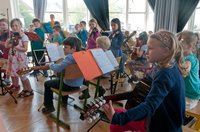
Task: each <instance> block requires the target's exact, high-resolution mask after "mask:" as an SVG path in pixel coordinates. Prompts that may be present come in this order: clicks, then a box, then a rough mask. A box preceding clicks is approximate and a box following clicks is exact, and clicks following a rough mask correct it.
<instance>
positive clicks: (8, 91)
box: [0, 67, 17, 104]
mask: <svg viewBox="0 0 200 132" xmlns="http://www.w3.org/2000/svg"><path fill="white" fill-rule="evenodd" d="M1 73H2V72H1V67H0V87H1V91H2V92H1V94H0V95H1V96H4V95H6V94H7V93H9V94H10V96H11V97H12V98H13V99H14V101H15V103H16V104H17V100H16V98H15V97H14V96H13V95H12V94H13V92H12V91H11V90H9V89H8V88H7V87H6V86H5V85H4V84H3V79H2V75H1Z"/></svg>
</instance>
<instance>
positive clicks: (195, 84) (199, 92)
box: [184, 54, 200, 100]
mask: <svg viewBox="0 0 200 132" xmlns="http://www.w3.org/2000/svg"><path fill="white" fill-rule="evenodd" d="M185 60H186V61H190V62H191V69H190V72H189V74H188V75H187V76H186V77H185V78H184V81H185V96H186V97H188V98H190V99H194V100H199V99H200V80H199V60H198V59H197V57H196V56H195V55H194V54H190V55H188V56H186V57H185Z"/></svg>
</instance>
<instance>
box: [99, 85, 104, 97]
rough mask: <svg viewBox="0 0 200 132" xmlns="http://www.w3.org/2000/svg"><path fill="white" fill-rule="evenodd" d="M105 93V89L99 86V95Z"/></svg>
mask: <svg viewBox="0 0 200 132" xmlns="http://www.w3.org/2000/svg"><path fill="white" fill-rule="evenodd" d="M105 93H106V90H105V89H104V88H103V87H102V86H100V87H99V97H101V96H103V95H104V94H105Z"/></svg>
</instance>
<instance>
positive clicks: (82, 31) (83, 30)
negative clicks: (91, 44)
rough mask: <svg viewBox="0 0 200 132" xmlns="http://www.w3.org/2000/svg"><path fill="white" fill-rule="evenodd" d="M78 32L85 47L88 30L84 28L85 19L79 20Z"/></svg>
mask: <svg viewBox="0 0 200 132" xmlns="http://www.w3.org/2000/svg"><path fill="white" fill-rule="evenodd" d="M80 28H81V31H80V34H81V40H82V42H83V47H85V48H86V47H87V44H86V41H87V36H88V31H87V30H86V22H85V21H81V22H80Z"/></svg>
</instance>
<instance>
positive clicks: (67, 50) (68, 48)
mask: <svg viewBox="0 0 200 132" xmlns="http://www.w3.org/2000/svg"><path fill="white" fill-rule="evenodd" d="M64 52H65V55H68V54H72V53H74V52H76V48H71V46H69V45H65V46H64Z"/></svg>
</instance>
